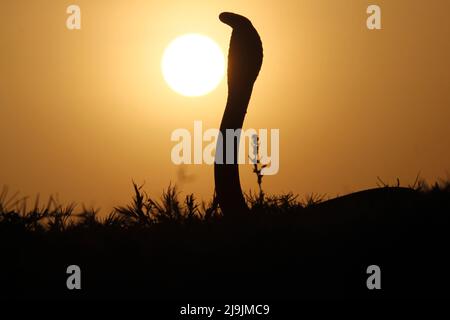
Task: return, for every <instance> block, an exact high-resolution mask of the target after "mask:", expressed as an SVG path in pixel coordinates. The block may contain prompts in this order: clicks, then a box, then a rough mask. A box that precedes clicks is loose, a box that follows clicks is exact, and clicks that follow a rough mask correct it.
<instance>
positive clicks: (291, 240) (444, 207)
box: [0, 183, 450, 301]
mask: <svg viewBox="0 0 450 320" xmlns="http://www.w3.org/2000/svg"><path fill="white" fill-rule="evenodd" d="M135 192H136V194H135V197H134V200H133V201H134V202H133V203H132V204H131V205H130V206H128V207H121V208H117V209H116V211H115V213H114V214H111V215H110V216H109V217H108V218H105V219H103V220H100V219H99V218H98V217H97V216H96V215H95V212H93V211H90V210H84V212H83V214H81V215H78V216H75V214H74V211H73V207H71V206H67V207H61V206H58V205H56V204H55V203H52V201H50V203H49V204H48V205H47V206H45V207H43V208H39V206H36V208H35V209H34V210H29V211H27V210H25V209H23V208H22V209H23V210H22V209H20V202H17V201H16V203H15V206H12V205H11V201H9V200H8V198H7V196H6V193H3V194H2V196H1V197H0V252H1V263H0V272H1V275H2V278H3V280H2V285H1V286H0V298H2V299H5V298H19V299H22V298H40V299H46V298H59V299H65V298H70V299H83V298H102V299H103V298H118V299H121V298H126V299H135V298H137V299H152V300H167V299H176V300H186V299H190V300H191V301H193V300H195V299H198V300H202V301H218V300H223V299H234V300H239V299H246V300H249V299H250V300H254V301H256V300H258V299H259V300H260V301H272V300H279V299H315V298H338V299H341V298H356V299H366V298H369V299H378V298H449V297H450V294H449V290H448V288H449V285H450V280H449V276H448V273H449V271H450V269H449V262H448V259H447V257H448V254H449V251H448V244H449V243H450V242H449V220H450V219H449V217H450V184H448V183H447V184H444V185H442V184H441V185H435V186H434V187H431V188H415V189H407V188H392V187H383V188H378V189H373V190H369V191H363V192H360V193H355V194H351V195H348V196H344V197H341V198H337V199H334V200H329V201H325V202H320V201H317V200H318V199H314V198H311V199H310V201H309V202H304V203H299V202H297V201H296V200H295V197H293V196H292V195H285V196H281V197H266V198H265V199H264V201H261V200H259V199H258V198H257V197H253V198H252V199H250V200H249V203H250V205H251V206H252V210H251V215H250V216H243V217H242V218H240V219H239V221H231V220H229V219H226V217H222V216H221V215H220V211H219V210H218V209H217V207H216V204H214V203H211V204H208V205H205V206H203V207H201V206H200V205H197V204H196V203H195V202H193V201H192V200H193V199H192V198H189V197H188V198H187V199H186V201H185V202H184V204H183V203H179V202H178V200H177V197H176V192H175V190H174V189H172V188H169V189H168V191H167V192H166V193H165V194H164V195H163V197H162V199H161V201H159V202H155V201H153V200H151V199H149V198H148V197H147V196H146V195H145V194H144V193H143V192H142V191H141V190H140V189H139V188H138V187H136V189H135ZM10 200H11V199H10ZM8 202H9V203H8ZM12 207H14V208H16V209H11V208H12ZM74 217H76V218H74ZM71 219H74V220H73V221H72V222H71ZM72 264H75V265H79V266H80V267H81V270H82V289H81V290H79V291H77V290H74V291H70V290H68V289H67V287H66V279H67V277H68V275H67V274H66V268H67V266H69V265H72ZM373 264H375V265H378V266H380V268H381V288H382V289H381V290H368V289H367V287H366V279H367V278H368V277H369V275H368V274H367V273H366V269H367V267H368V266H369V265H373Z"/></svg>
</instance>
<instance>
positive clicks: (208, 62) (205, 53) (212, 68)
mask: <svg viewBox="0 0 450 320" xmlns="http://www.w3.org/2000/svg"><path fill="white" fill-rule="evenodd" d="M161 69H162V73H163V76H164V79H165V80H166V82H167V84H168V85H169V87H170V88H172V90H174V91H175V92H178V93H179V94H181V95H183V96H188V97H197V96H202V95H205V94H207V93H209V92H211V91H213V90H214V89H215V88H216V87H217V86H218V85H219V83H220V82H221V81H222V79H223V76H224V74H225V58H224V55H223V52H222V49H221V48H220V47H219V45H218V44H217V43H216V42H215V41H214V40H212V39H211V38H209V37H207V36H204V35H201V34H197V33H191V34H185V35H182V36H179V37H177V38H175V39H174V40H173V41H172V42H171V43H170V44H169V45H168V46H167V48H166V49H165V51H164V54H163V57H162V62H161Z"/></svg>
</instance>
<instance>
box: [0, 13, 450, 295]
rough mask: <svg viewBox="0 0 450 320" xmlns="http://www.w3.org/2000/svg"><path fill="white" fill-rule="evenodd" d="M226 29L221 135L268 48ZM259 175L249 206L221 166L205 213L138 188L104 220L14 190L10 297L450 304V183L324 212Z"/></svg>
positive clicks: (7, 202)
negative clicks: (269, 191) (375, 276)
mask: <svg viewBox="0 0 450 320" xmlns="http://www.w3.org/2000/svg"><path fill="white" fill-rule="evenodd" d="M220 19H221V20H222V21H223V22H225V23H227V24H229V25H230V26H231V27H232V28H233V34H232V37H231V44H230V53H229V55H230V64H229V69H228V73H229V77H228V85H229V95H228V101H227V107H226V110H225V114H224V117H223V120H222V124H221V130H224V129H226V128H234V129H236V128H240V127H241V126H242V123H243V119H244V116H245V111H246V108H247V105H248V101H249V99H250V96H251V91H252V87H253V83H254V81H255V80H256V77H257V75H258V72H259V68H260V66H261V62H262V46H261V47H259V46H260V42H259V36H258V35H257V32H256V30H254V28H253V27H252V26H251V23H250V22H249V21H248V20H247V19H246V18H244V17H242V16H239V15H235V14H231V13H223V14H221V15H220ZM243 48H247V49H245V50H243ZM255 52H256V53H255ZM246 54H247V56H246ZM255 54H256V55H257V58H256V60H255V59H254V58H255ZM259 54H260V56H259ZM237 70H239V72H240V73H239V76H234V74H236V73H235V72H238V71H237ZM235 154H236V153H235ZM254 172H255V174H256V175H257V178H258V180H257V181H258V187H259V192H257V193H249V194H247V195H245V194H243V193H242V190H241V187H240V183H239V173H238V171H237V166H236V165H219V164H216V165H215V182H216V195H215V196H214V197H213V199H212V200H211V201H210V202H208V203H204V202H198V201H197V200H196V199H195V197H194V195H193V194H188V195H187V196H185V198H184V199H180V193H179V192H178V191H177V188H176V187H175V186H169V187H168V188H167V190H165V191H164V192H163V194H162V196H161V198H160V199H153V198H151V197H149V196H148V195H147V194H146V193H145V191H144V189H143V187H142V186H140V185H138V184H136V183H134V182H133V199H132V202H131V203H130V204H129V205H126V206H118V207H117V208H115V209H114V210H113V211H112V212H111V213H110V214H109V215H108V216H106V217H104V218H100V216H99V214H98V210H94V209H88V208H82V210H81V211H77V207H76V205H75V204H69V205H61V204H60V203H59V202H58V201H57V200H56V199H55V198H50V199H49V201H48V202H47V203H46V204H41V203H40V201H39V197H37V199H36V201H35V204H34V206H33V207H31V208H28V207H27V204H28V202H29V201H28V199H27V198H19V196H18V194H17V193H16V194H13V195H9V193H8V190H7V189H4V190H3V191H2V192H1V193H0V254H1V258H2V263H1V264H0V272H1V274H2V275H4V277H3V281H2V284H1V286H0V298H2V299H5V298H15V299H23V298H56V299H91V298H98V299H105V298H115V299H120V298H124V299H153V300H166V299H170V300H174V299H177V300H182V299H184V301H186V299H189V300H190V301H194V300H196V299H201V300H203V301H205V300H210V301H218V300H222V301H223V300H224V299H227V301H230V299H231V300H233V301H236V300H242V299H253V300H255V301H259V302H261V301H267V300H277V299H287V300H291V299H292V300H295V299H314V298H338V299H340V298H358V299H363V298H419V297H422V298H429V297H433V298H449V293H448V289H447V288H448V286H449V285H450V280H449V278H448V277H447V272H448V269H449V263H448V261H447V260H448V259H447V254H448V253H447V252H448V243H450V242H449V213H450V180H448V181H442V182H440V183H435V184H434V185H432V186H428V185H427V184H426V183H424V182H420V180H419V179H418V178H417V179H416V181H415V182H414V184H413V185H411V186H408V187H401V186H400V182H399V181H398V183H397V185H396V186H389V185H387V184H384V183H383V185H381V186H379V187H378V188H375V189H371V190H365V191H361V192H356V193H353V194H350V195H346V196H342V197H338V198H335V199H330V200H327V201H324V200H323V197H321V196H317V195H311V196H309V197H306V198H304V199H303V200H298V196H296V195H294V194H293V193H287V194H283V195H279V196H273V195H272V196H271V195H266V194H265V193H264V192H263V190H262V186H261V184H262V176H261V175H260V173H261V171H260V168H259V167H258V166H255V168H254ZM245 213H246V214H245ZM230 216H231V217H232V218H233V219H226V217H230ZM73 264H76V265H79V266H80V267H81V270H82V290H79V291H78V290H72V291H71V290H68V289H67V287H66V279H67V276H68V275H67V274H66V268H67V267H68V266H69V265H73ZM373 264H375V265H378V266H380V268H381V271H382V273H381V286H382V289H381V290H368V289H367V287H366V279H367V278H368V276H369V275H368V274H367V273H366V270H367V267H368V266H370V265H373Z"/></svg>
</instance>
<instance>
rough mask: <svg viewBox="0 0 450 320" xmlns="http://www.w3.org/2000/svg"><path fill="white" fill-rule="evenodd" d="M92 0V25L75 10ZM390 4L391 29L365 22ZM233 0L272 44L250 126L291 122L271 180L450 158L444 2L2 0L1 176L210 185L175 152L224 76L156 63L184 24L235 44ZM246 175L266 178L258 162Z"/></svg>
mask: <svg viewBox="0 0 450 320" xmlns="http://www.w3.org/2000/svg"><path fill="white" fill-rule="evenodd" d="M70 4H77V5H79V6H80V8H81V15H82V16H81V26H82V27H81V30H74V31H70V30H68V29H67V28H66V25H65V23H66V18H67V16H68V15H67V14H66V8H67V6H68V5H70ZM370 4H378V5H379V6H380V7H381V10H382V30H374V31H370V30H368V29H367V28H366V19H367V16H368V15H367V14H366V8H367V6H368V5H370ZM222 11H233V12H236V13H240V14H243V15H246V16H247V17H249V18H250V19H251V20H252V22H253V24H254V25H255V27H256V28H257V30H258V31H259V33H260V35H261V38H262V41H263V46H264V63H263V67H262V70H261V73H260V76H259V78H258V80H257V82H256V85H255V89H254V92H253V96H252V100H251V103H250V106H249V109H248V113H247V118H246V121H245V127H251V128H267V129H270V128H279V129H280V171H279V173H278V174H277V175H276V176H268V177H264V179H263V187H264V189H265V190H266V191H267V192H269V193H280V192H287V191H293V192H295V193H299V194H300V195H304V194H308V193H312V192H315V193H320V194H328V195H329V196H334V195H336V194H343V193H348V192H351V191H356V190H360V189H365V188H369V187H374V186H375V185H376V182H377V176H380V177H381V178H382V179H383V180H385V181H386V182H391V183H393V182H394V181H395V180H396V178H397V177H398V178H399V179H400V180H401V182H403V183H404V184H408V183H412V182H413V181H414V179H415V176H416V174H417V173H418V172H419V171H421V173H422V176H423V177H424V178H426V179H428V180H429V181H434V180H436V179H437V178H439V177H443V178H445V177H446V176H447V175H448V173H449V171H450V125H449V120H450V90H449V84H450V62H449V57H450V42H449V39H450V19H448V12H450V2H449V1H447V0H440V1H438V0H433V1H424V0H421V1H419V0H395V1H392V0H390V1H381V0H372V1H362V0H352V1H350V0H347V1H335V0H295V1H294V0H293V1H281V0H280V1H261V0H251V1H247V0H214V1H213V0H204V1H187V0H183V1H181V0H178V1H170V0H164V1H162V0H160V1H151V0H145V1H144V0H142V1H135V0H114V1H112V0H81V1H73V2H71V1H60V0H46V1H44V0H34V1H29V0H27V1H24V0H4V1H2V3H1V6H0V41H1V49H0V137H1V151H0V152H1V155H0V186H1V185H7V186H9V188H10V189H11V190H12V191H16V190H20V191H21V193H22V194H24V195H30V196H34V195H36V194H37V193H41V196H47V195H49V194H56V193H57V194H59V196H60V198H61V199H62V201H77V202H80V203H85V204H87V205H95V206H97V207H102V208H104V209H110V208H111V207H112V206H113V205H118V204H124V203H125V202H128V200H129V197H130V194H131V188H130V186H131V179H134V180H135V181H137V182H139V183H143V182H145V183H146V187H145V188H146V190H147V191H148V192H149V193H150V194H152V195H159V194H160V192H161V191H162V189H163V188H165V187H167V186H168V184H169V183H170V182H172V183H178V184H179V185H180V187H181V189H183V190H184V191H187V192H193V193H195V194H197V195H198V196H199V197H203V198H205V199H206V198H209V197H210V196H211V195H212V192H213V185H214V184H213V167H212V166H208V165H191V166H185V167H184V171H185V173H186V174H188V175H190V176H192V181H191V179H190V180H189V181H180V180H179V175H178V174H177V172H178V171H179V167H177V166H175V165H174V164H173V163H172V161H171V159H170V151H171V149H172V147H173V146H174V144H175V143H174V142H171V141H170V134H171V132H172V131H173V130H174V129H177V128H188V129H191V130H192V128H193V122H194V120H202V121H203V123H204V127H205V128H213V127H218V126H219V124H220V120H221V117H222V113H223V110H224V106H225V102H226V94H227V88H226V81H222V83H221V84H220V85H219V87H218V88H217V89H216V90H215V91H213V92H212V93H210V94H208V95H206V96H203V97H198V98H187V97H183V96H181V95H179V94H176V93H174V92H173V91H172V90H171V89H170V88H169V87H168V86H167V84H166V83H165V82H164V79H163V77H162V75H161V71H160V63H161V57H162V53H163V51H164V49H165V47H166V46H167V45H168V44H169V42H170V41H171V40H172V39H173V38H175V37H176V36H179V35H182V34H185V33H190V32H197V33H202V34H205V35H207V36H209V37H211V38H213V39H214V40H215V41H217V43H218V44H219V45H220V46H221V47H222V49H223V51H224V52H226V51H227V50H228V49H227V47H228V42H229V37H230V32H231V29H230V28H229V27H228V26H226V25H224V24H222V23H221V22H220V21H219V20H218V18H217V17H218V14H219V13H220V12H222ZM241 180H242V184H243V188H244V189H245V190H248V189H250V188H253V189H256V187H257V185H256V179H255V177H254V176H253V173H252V170H251V167H250V166H242V167H241Z"/></svg>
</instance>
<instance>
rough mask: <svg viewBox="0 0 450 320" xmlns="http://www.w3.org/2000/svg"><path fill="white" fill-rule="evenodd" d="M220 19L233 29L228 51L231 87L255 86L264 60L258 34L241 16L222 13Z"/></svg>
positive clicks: (247, 20)
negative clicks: (254, 83)
mask: <svg viewBox="0 0 450 320" xmlns="http://www.w3.org/2000/svg"><path fill="white" fill-rule="evenodd" d="M219 19H220V21H222V22H223V23H225V24H227V25H229V26H230V27H231V28H232V29H233V32H232V34H231V40H230V48H229V51H228V84H229V86H231V87H233V88H241V87H242V88H243V87H246V86H248V85H251V86H253V82H254V81H255V80H256V78H257V76H258V73H259V70H260V69H261V64H262V60H263V48H262V43H261V39H260V37H259V34H258V32H257V31H256V29H255V28H254V27H253V25H252V23H251V21H250V20H249V19H247V18H246V17H244V16H241V15H239V14H236V13H232V12H222V13H221V14H220V15H219Z"/></svg>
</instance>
